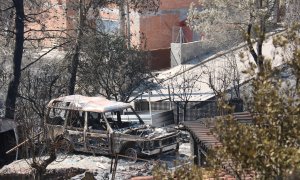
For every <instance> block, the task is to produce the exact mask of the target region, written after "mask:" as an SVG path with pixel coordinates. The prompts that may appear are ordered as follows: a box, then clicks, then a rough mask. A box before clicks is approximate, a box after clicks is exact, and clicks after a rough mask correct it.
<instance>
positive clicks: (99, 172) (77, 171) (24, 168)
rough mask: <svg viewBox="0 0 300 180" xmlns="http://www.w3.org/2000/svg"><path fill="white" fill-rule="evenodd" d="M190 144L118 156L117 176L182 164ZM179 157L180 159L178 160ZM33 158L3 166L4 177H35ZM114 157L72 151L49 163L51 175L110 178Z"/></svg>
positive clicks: (0, 172) (0, 173) (1, 175)
mask: <svg viewBox="0 0 300 180" xmlns="http://www.w3.org/2000/svg"><path fill="white" fill-rule="evenodd" d="M190 155H191V153H190V144H189V143H183V144H181V145H180V147H179V151H178V153H174V152H170V153H166V154H163V155H160V156H152V157H147V158H145V160H139V161H137V162H135V163H132V162H130V161H129V160H128V159H124V158H121V159H119V160H118V166H117V171H116V179H130V178H131V177H134V176H145V175H151V174H152V168H153V166H154V165H155V164H157V163H160V164H164V166H167V167H168V168H173V167H174V164H177V165H178V164H180V163H184V162H187V161H189V159H190ZM175 161H176V163H174V162H175ZM28 163H30V159H29V160H27V161H25V160H24V159H21V160H18V161H14V162H13V163H11V164H9V165H6V166H4V167H3V168H2V169H0V179H1V178H5V179H7V178H8V179H22V178H23V179H32V177H33V176H32V174H33V170H32V169H31V168H30V166H29V165H28ZM110 165H111V158H110V157H106V156H93V155H87V154H72V155H69V156H68V157H67V158H65V159H60V158H58V159H57V161H56V162H53V163H51V164H50V165H49V166H48V167H47V174H46V176H45V178H47V179H53V180H58V179H72V180H79V179H82V178H83V177H84V176H85V173H84V172H90V173H89V174H91V175H92V176H94V178H95V179H99V180H100V179H101V180H102V179H109V178H110V177H111V173H110Z"/></svg>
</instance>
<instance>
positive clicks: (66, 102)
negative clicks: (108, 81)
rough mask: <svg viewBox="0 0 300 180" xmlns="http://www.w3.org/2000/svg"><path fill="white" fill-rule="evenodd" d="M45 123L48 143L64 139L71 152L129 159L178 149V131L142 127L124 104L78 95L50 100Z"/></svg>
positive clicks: (141, 123) (133, 113)
mask: <svg viewBox="0 0 300 180" xmlns="http://www.w3.org/2000/svg"><path fill="white" fill-rule="evenodd" d="M45 121H46V122H45V123H46V125H47V129H48V135H49V137H50V138H51V139H55V138H57V137H59V136H63V137H64V138H66V139H67V140H68V141H69V142H70V144H71V147H72V148H73V149H74V150H75V151H80V152H88V153H93V154H104V155H105V154H106V155H114V154H123V155H125V156H129V157H131V158H132V159H136V158H137V157H138V156H141V155H155V154H160V153H163V152H166V151H170V150H177V149H178V147H179V139H178V135H179V131H178V130H175V129H173V128H153V127H150V126H149V125H146V124H145V123H144V122H143V120H142V119H141V118H140V117H139V116H138V114H137V113H136V112H135V111H134V109H133V108H132V107H131V105H130V104H128V103H123V102H116V101H110V100H107V99H105V98H103V97H86V96H81V95H71V96H64V97H60V98H57V99H53V100H52V101H50V102H49V104H48V107H47V116H46V119H45Z"/></svg>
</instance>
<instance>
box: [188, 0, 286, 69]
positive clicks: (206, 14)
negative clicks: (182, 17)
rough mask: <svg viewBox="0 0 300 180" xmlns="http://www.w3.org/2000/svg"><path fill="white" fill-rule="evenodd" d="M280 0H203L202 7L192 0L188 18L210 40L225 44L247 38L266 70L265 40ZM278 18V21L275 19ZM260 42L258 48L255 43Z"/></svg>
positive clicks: (261, 66) (251, 49)
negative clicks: (264, 62)
mask: <svg viewBox="0 0 300 180" xmlns="http://www.w3.org/2000/svg"><path fill="white" fill-rule="evenodd" d="M279 2H280V1H279V0H245V1H239V0H233V1H232V0H204V1H199V4H200V6H201V7H202V8H201V9H200V10H199V9H198V8H197V6H195V4H193V5H192V6H191V9H190V12H189V16H188V21H189V25H190V26H191V27H193V28H194V29H195V30H198V31H201V32H203V33H204V34H205V37H206V39H207V40H211V42H213V43H214V44H216V45H217V44H218V43H221V44H224V45H225V46H224V45H223V47H226V46H230V45H237V44H238V43H240V42H242V41H245V42H246V43H247V46H248V49H249V51H250V53H251V55H252V57H253V59H254V60H255V62H256V64H257V65H258V67H259V68H260V70H263V61H264V59H263V55H262V44H263V42H264V40H265V36H266V33H267V32H268V31H270V30H272V29H274V19H275V18H276V17H274V14H277V13H276V12H277V11H278V5H279ZM275 22H277V21H275ZM254 42H257V46H256V48H254V45H253V43H254Z"/></svg>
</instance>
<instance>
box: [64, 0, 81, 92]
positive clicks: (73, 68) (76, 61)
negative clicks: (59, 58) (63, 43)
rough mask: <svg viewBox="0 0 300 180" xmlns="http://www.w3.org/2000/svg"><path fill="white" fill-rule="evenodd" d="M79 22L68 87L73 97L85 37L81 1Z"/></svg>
mask: <svg viewBox="0 0 300 180" xmlns="http://www.w3.org/2000/svg"><path fill="white" fill-rule="evenodd" d="M79 3H80V4H79V22H78V31H77V37H76V43H75V48H74V49H75V50H74V54H73V57H72V64H71V68H70V75H71V77H70V80H69V86H68V93H69V95H73V94H74V92H75V85H76V77H77V70H78V65H79V58H80V50H81V39H82V36H83V32H82V28H83V23H84V20H83V2H82V0H80V2H79Z"/></svg>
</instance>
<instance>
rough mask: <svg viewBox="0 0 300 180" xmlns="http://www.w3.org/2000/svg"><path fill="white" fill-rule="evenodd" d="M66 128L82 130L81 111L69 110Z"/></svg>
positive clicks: (82, 116) (82, 119) (82, 115)
mask: <svg viewBox="0 0 300 180" xmlns="http://www.w3.org/2000/svg"><path fill="white" fill-rule="evenodd" d="M67 126H69V127H75V128H82V129H83V128H84V113H83V112H82V111H74V110H69V112H68V120H67Z"/></svg>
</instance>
